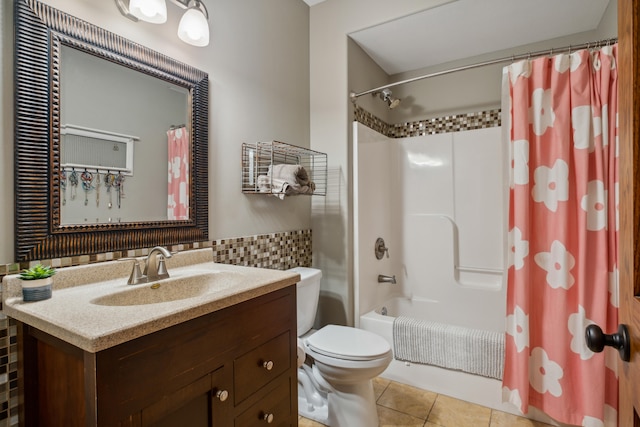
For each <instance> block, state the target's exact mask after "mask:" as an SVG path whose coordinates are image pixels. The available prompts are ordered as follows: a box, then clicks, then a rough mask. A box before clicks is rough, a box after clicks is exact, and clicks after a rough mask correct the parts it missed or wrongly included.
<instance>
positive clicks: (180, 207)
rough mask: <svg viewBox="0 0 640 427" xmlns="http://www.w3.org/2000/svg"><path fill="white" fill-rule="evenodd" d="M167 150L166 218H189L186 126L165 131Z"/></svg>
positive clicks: (187, 134)
mask: <svg viewBox="0 0 640 427" xmlns="http://www.w3.org/2000/svg"><path fill="white" fill-rule="evenodd" d="M167 137H168V151H169V187H168V192H167V218H168V219H169V220H184V219H189V132H188V131H187V128H186V127H184V126H183V127H179V128H176V129H169V130H168V131H167Z"/></svg>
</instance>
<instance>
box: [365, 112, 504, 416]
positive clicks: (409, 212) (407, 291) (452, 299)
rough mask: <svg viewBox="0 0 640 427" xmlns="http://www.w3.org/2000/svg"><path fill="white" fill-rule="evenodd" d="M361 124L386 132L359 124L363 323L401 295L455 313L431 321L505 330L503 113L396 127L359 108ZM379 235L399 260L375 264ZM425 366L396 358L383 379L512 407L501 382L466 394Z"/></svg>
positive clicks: (449, 378)
mask: <svg viewBox="0 0 640 427" xmlns="http://www.w3.org/2000/svg"><path fill="white" fill-rule="evenodd" d="M356 120H357V121H360V122H364V123H366V124H367V126H371V127H373V128H374V129H376V130H377V131H374V130H372V129H370V128H369V127H367V126H365V125H363V124H362V123H357V122H355V123H354V129H353V132H354V159H356V161H355V162H354V163H355V164H354V177H355V179H356V183H355V185H354V187H355V200H354V211H355V215H356V216H355V218H356V220H355V233H356V235H355V243H356V244H355V246H356V251H355V253H356V260H357V262H358V264H357V265H356V267H355V303H356V307H355V313H356V316H355V317H356V321H357V322H358V323H361V324H360V325H359V326H360V327H367V322H368V321H367V320H366V318H365V317H366V314H367V313H368V312H371V311H373V310H375V309H378V310H380V307H382V306H383V305H384V304H385V303H386V302H388V301H391V300H392V299H393V298H395V297H401V298H406V299H413V300H414V301H418V300H422V301H429V302H430V303H432V302H433V303H435V304H436V305H437V306H438V307H437V308H438V309H439V310H433V311H434V312H435V311H442V312H446V313H447V314H448V315H449V316H450V318H449V319H448V320H445V319H438V318H428V319H429V320H433V321H440V322H446V323H449V324H451V323H454V324H457V325H459V326H466V327H472V328H477V329H487V330H495V331H499V332H502V331H504V315H505V314H504V313H505V301H506V276H505V274H504V272H505V258H506V254H505V253H504V248H505V247H506V246H507V242H506V235H507V233H506V220H507V212H506V206H507V203H506V202H507V194H508V193H507V183H508V180H507V177H506V168H505V167H504V165H505V163H506V162H505V159H504V155H505V154H504V153H506V150H504V149H503V146H502V142H501V128H500V111H499V110H491V111H485V112H480V113H473V114H464V115H457V116H448V117H443V118H437V119H429V120H424V121H420V122H413V123H407V124H401V125H388V124H386V123H384V122H383V121H382V120H380V119H378V118H376V117H375V116H373V115H371V114H369V113H367V112H366V111H364V110H362V109H361V108H358V107H356ZM379 131H381V132H382V133H384V134H381V133H379ZM377 237H382V238H384V239H385V241H386V243H387V247H388V248H389V258H386V257H385V258H383V259H382V260H377V259H376V258H375V256H374V253H373V246H374V243H375V240H376V238H377ZM378 274H387V275H391V274H395V275H396V278H397V282H398V283H397V284H396V285H390V284H386V283H384V284H379V283H377V275H378ZM426 314H427V315H428V314H429V313H426ZM401 315H402V313H401ZM451 319H454V320H453V321H452V320H451ZM363 324H364V325H363ZM469 325H473V326H469ZM429 368H433V367H429ZM419 369H420V366H417V365H412V366H411V368H408V367H406V366H405V364H404V362H398V361H395V360H394V361H393V362H392V365H391V367H390V369H389V370H387V372H386V373H385V374H383V375H388V376H390V377H392V378H393V379H396V380H400V381H402V382H406V383H408V384H412V385H415V386H418V387H423V388H427V389H430V390H434V391H439V390H440V392H444V393H445V394H452V393H453V394H455V393H456V389H461V390H463V391H462V392H463V393H467V394H466V395H464V396H457V397H461V398H462V397H464V398H465V399H466V400H470V401H474V400H476V401H477V403H481V404H484V405H487V406H494V407H499V408H500V409H502V410H505V409H506V408H503V407H502V406H501V405H500V400H501V394H500V393H501V391H500V386H499V384H500V382H499V381H496V380H488V379H484V378H481V379H482V380H486V381H478V380H477V379H476V378H472V379H471V382H473V383H474V384H477V383H482V387H484V386H485V385H488V390H487V391H486V392H485V391H484V389H483V388H482V387H480V388H475V387H474V388H473V389H470V388H468V389H467V390H464V386H461V387H460V386H458V387H456V386H452V384H453V381H454V380H453V378H454V377H456V375H457V374H458V373H457V372H455V373H454V372H453V371H448V370H443V369H440V371H441V372H439V373H438V374H437V375H433V372H431V373H430V374H428V375H425V376H422V375H421V374H420V372H419ZM433 369H439V368H433ZM466 376H467V377H470V376H471V377H475V376H472V375H469V374H466ZM429 377H431V378H429ZM429 381H430V382H429ZM434 381H435V383H434ZM439 387H440V388H439ZM484 394H487V396H484Z"/></svg>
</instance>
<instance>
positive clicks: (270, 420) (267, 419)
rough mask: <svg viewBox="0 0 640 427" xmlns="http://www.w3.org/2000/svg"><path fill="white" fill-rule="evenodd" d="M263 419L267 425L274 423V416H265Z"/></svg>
mask: <svg viewBox="0 0 640 427" xmlns="http://www.w3.org/2000/svg"><path fill="white" fill-rule="evenodd" d="M262 419H263V420H265V421H266V422H267V424H271V423H272V422H273V414H264V415H263V416H262Z"/></svg>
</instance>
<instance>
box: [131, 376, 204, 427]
mask: <svg viewBox="0 0 640 427" xmlns="http://www.w3.org/2000/svg"><path fill="white" fill-rule="evenodd" d="M210 390H211V374H209V375H206V376H204V377H202V378H200V379H198V380H196V381H194V382H193V383H191V384H189V385H187V386H186V387H183V388H181V389H179V390H177V391H176V392H174V393H172V394H170V395H168V396H165V397H163V398H162V399H160V400H159V401H157V402H156V403H154V404H152V405H149V406H147V407H146V408H144V409H143V410H142V412H141V413H140V415H141V423H140V424H141V426H142V427H169V426H178V425H184V426H190V427H191V426H193V427H209V425H210V422H209V392H210Z"/></svg>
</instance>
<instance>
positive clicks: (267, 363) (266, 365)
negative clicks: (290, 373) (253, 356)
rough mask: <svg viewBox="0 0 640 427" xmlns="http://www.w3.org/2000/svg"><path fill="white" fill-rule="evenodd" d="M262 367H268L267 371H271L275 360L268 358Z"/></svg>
mask: <svg viewBox="0 0 640 427" xmlns="http://www.w3.org/2000/svg"><path fill="white" fill-rule="evenodd" d="M262 367H263V368H264V369H266V370H267V371H270V370H272V369H273V361H272V360H267V361H266V362H263V363H262Z"/></svg>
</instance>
